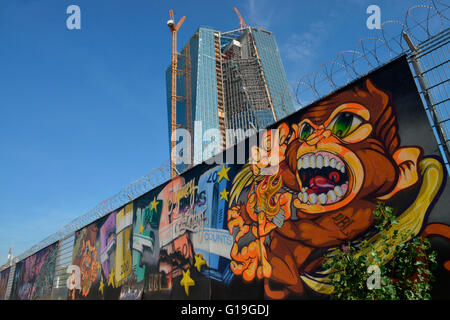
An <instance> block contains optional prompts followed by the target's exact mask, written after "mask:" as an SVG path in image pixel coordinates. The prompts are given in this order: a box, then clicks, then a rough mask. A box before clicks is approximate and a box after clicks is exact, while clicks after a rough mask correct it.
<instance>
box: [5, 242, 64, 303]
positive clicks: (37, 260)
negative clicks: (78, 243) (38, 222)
mask: <svg viewBox="0 0 450 320" xmlns="http://www.w3.org/2000/svg"><path fill="white" fill-rule="evenodd" d="M57 256H58V243H55V244H52V245H50V246H48V247H47V248H45V249H42V250H41V251H39V252H37V253H35V254H33V255H32V256H29V257H28V258H26V259H24V260H22V261H20V262H19V263H17V264H16V270H15V272H14V281H13V286H12V289H11V296H10V299H12V300H48V299H51V295H52V288H53V280H54V277H55V266H56V258H57Z"/></svg>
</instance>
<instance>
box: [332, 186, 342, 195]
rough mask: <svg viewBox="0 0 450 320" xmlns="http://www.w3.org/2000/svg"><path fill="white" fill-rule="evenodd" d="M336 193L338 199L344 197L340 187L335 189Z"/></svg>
mask: <svg viewBox="0 0 450 320" xmlns="http://www.w3.org/2000/svg"><path fill="white" fill-rule="evenodd" d="M334 192H335V193H336V195H337V196H338V197H342V196H343V195H344V192H343V191H342V188H341V187H340V186H336V187H334Z"/></svg>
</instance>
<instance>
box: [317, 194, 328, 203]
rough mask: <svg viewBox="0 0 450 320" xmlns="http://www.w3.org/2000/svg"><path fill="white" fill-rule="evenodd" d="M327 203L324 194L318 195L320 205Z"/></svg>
mask: <svg viewBox="0 0 450 320" xmlns="http://www.w3.org/2000/svg"><path fill="white" fill-rule="evenodd" d="M327 201H328V197H327V195H326V194H325V193H321V194H319V202H320V204H325V203H327Z"/></svg>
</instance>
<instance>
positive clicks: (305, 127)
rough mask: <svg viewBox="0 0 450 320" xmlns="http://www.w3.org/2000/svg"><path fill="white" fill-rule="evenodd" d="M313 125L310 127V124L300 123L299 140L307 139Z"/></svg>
mask: <svg viewBox="0 0 450 320" xmlns="http://www.w3.org/2000/svg"><path fill="white" fill-rule="evenodd" d="M313 130H314V129H313V127H311V125H310V124H309V123H307V122H304V123H303V124H302V127H301V129H300V139H301V140H306V139H308V137H309V136H310V135H311V133H312V132H313Z"/></svg>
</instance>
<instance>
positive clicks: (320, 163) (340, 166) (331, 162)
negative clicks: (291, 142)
mask: <svg viewBox="0 0 450 320" xmlns="http://www.w3.org/2000/svg"><path fill="white" fill-rule="evenodd" d="M326 167H331V168H335V169H337V170H339V171H341V172H342V173H344V172H345V165H344V163H342V162H341V161H339V160H336V159H335V158H331V159H330V157H329V156H327V155H325V156H323V155H321V154H319V155H317V156H316V155H314V154H307V155H304V156H302V157H300V158H299V159H298V160H297V169H298V170H300V169H308V168H311V169H314V168H318V169H322V168H326Z"/></svg>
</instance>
